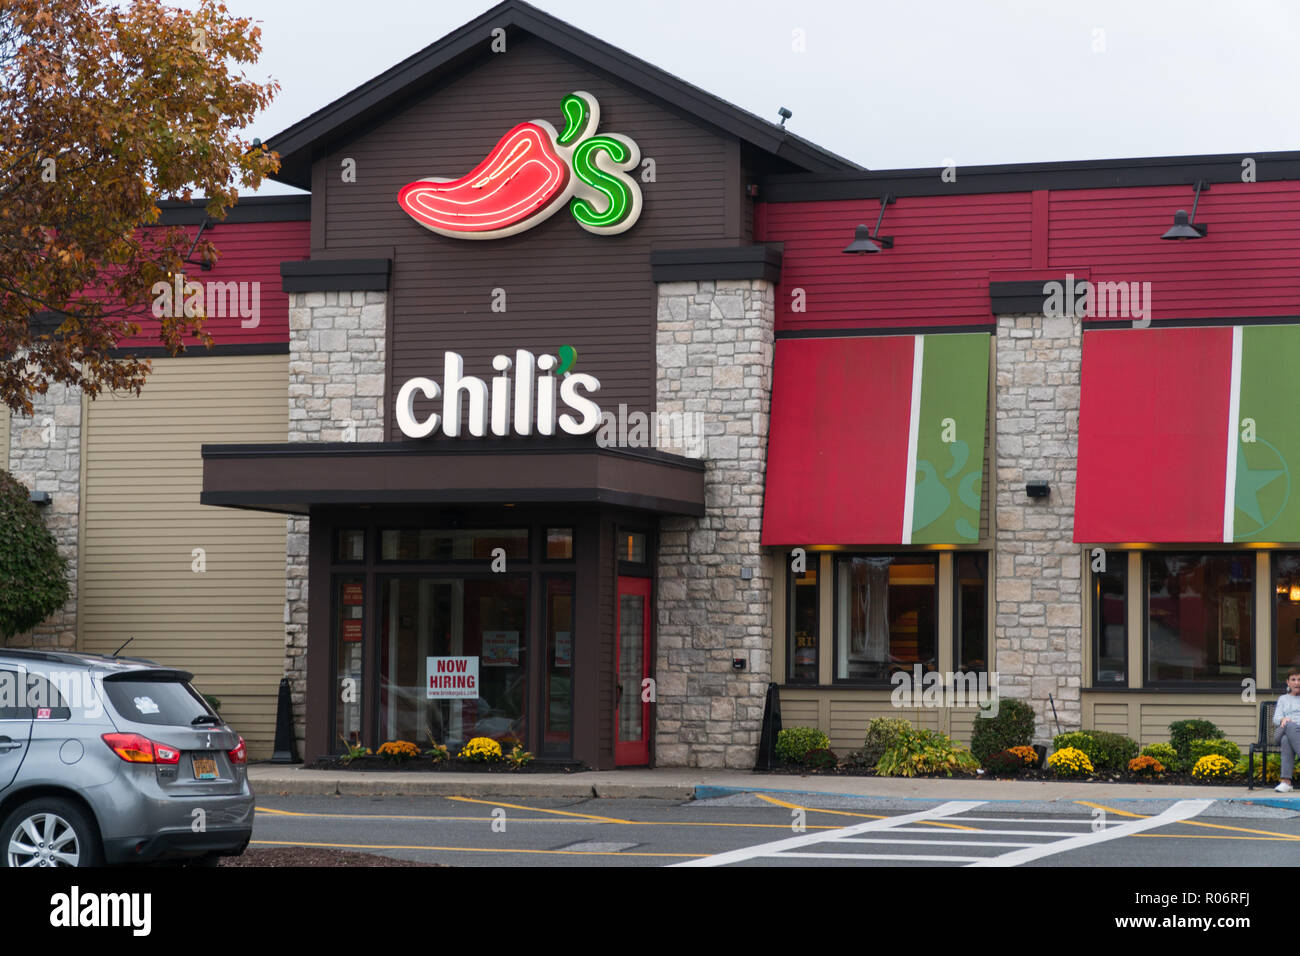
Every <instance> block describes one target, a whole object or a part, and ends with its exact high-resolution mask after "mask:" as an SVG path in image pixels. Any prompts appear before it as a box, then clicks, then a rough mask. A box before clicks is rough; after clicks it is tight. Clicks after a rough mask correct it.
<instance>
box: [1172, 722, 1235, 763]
mask: <svg viewBox="0 0 1300 956" xmlns="http://www.w3.org/2000/svg"><path fill="white" fill-rule="evenodd" d="M1222 736H1223V731H1222V730H1220V729H1219V728H1218V727H1217V726H1216V725H1214V724H1213V723H1211V722H1210V721H1208V720H1175V721H1174V722H1173V723H1172V724H1170V725H1169V742H1170V743H1171V744H1173V747H1174V750H1176V751H1178V762H1177V767H1178V769H1179V770H1189V769H1191V767H1192V764H1194V763H1195V761H1194V760H1192V749H1191V748H1192V741H1193V740H1218V739H1219V738H1220V737H1222Z"/></svg>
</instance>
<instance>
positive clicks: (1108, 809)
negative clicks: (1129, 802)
mask: <svg viewBox="0 0 1300 956" xmlns="http://www.w3.org/2000/svg"><path fill="white" fill-rule="evenodd" d="M1074 802H1075V803H1078V804H1082V805H1083V806H1085V807H1093V808H1094V809H1097V810H1102V811H1105V812H1106V813H1113V814H1115V816H1117V817H1135V818H1136V819H1138V820H1145V819H1147V818H1148V817H1149V816H1150V814H1149V813H1129V812H1128V811H1127V810H1116V809H1115V808H1114V807H1108V806H1105V805H1104V804H1101V803H1093V802H1092V801H1091V800H1075V801H1074Z"/></svg>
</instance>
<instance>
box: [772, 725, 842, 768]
mask: <svg viewBox="0 0 1300 956" xmlns="http://www.w3.org/2000/svg"><path fill="white" fill-rule="evenodd" d="M830 749H831V739H830V738H829V737H827V736H826V735H825V734H824V733H822V731H820V730H818V729H817V728H816V727H787V728H786V729H785V730H783V731H781V732H780V733H779V734H777V735H776V755H777V757H779V758H780V759H781V760H782V761H784V762H785V763H789V764H802V763H803V759H804V757H805V756H806V755H807V754H808V751H810V750H830Z"/></svg>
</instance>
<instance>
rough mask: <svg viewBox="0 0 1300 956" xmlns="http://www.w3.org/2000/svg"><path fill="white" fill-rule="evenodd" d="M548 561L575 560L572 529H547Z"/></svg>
mask: <svg viewBox="0 0 1300 956" xmlns="http://www.w3.org/2000/svg"><path fill="white" fill-rule="evenodd" d="M546 560H547V561H572V560H573V529H572V528H547V529H546Z"/></svg>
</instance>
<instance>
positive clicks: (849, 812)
mask: <svg viewBox="0 0 1300 956" xmlns="http://www.w3.org/2000/svg"><path fill="white" fill-rule="evenodd" d="M753 796H755V797H758V799H760V800H766V801H767V802H768V803H774V804H776V805H777V806H778V807H788V808H789V809H791V810H803V811H805V812H809V813H835V814H838V815H839V816H842V817H862V818H863V819H867V820H884V819H885V818H886V816H885V814H881V813H854V812H853V811H852V810H819V809H818V808H816V807H801V806H799V805H798V804H794V803H786V802H785V801H784V800H778V799H777V798H776V797H769V796H768V795H767V794H764V793H754V794H753ZM917 822H918V823H924V824H928V825H929V826H936V827H947V828H949V829H952V830H976V831H978V830H979V827H967V826H962V825H961V824H960V823H940V822H939V821H938V820H918V821H917ZM809 829H822V830H825V829H836V828H833V827H810V828H809Z"/></svg>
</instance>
